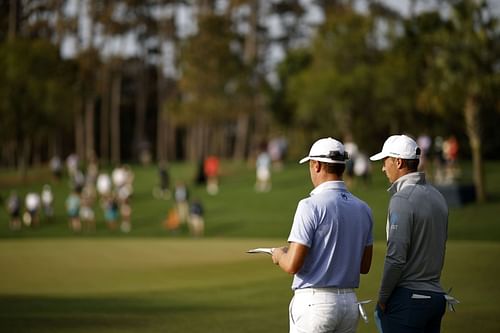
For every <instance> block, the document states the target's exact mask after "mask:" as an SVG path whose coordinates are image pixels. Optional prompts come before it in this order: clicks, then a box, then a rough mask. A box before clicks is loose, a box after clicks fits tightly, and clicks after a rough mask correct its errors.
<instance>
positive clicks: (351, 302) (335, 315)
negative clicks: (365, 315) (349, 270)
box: [289, 288, 359, 333]
mask: <svg viewBox="0 0 500 333" xmlns="http://www.w3.org/2000/svg"><path fill="white" fill-rule="evenodd" d="M356 302H357V298H356V293H355V292H354V289H338V288H305V289H297V290H295V295H294V297H293V298H292V301H291V302H290V308H289V315H290V333H350V332H356V327H357V325H358V319H359V312H358V305H357V303H356Z"/></svg>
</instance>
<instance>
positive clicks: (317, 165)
mask: <svg viewBox="0 0 500 333" xmlns="http://www.w3.org/2000/svg"><path fill="white" fill-rule="evenodd" d="M313 168H314V171H315V172H319V171H320V170H321V162H318V161H313Z"/></svg>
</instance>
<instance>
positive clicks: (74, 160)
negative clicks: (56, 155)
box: [66, 153, 80, 178]
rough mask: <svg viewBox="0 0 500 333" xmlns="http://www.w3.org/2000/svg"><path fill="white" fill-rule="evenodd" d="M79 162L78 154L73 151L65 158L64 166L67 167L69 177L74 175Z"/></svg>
mask: <svg viewBox="0 0 500 333" xmlns="http://www.w3.org/2000/svg"><path fill="white" fill-rule="evenodd" d="M79 163H80V161H79V159H78V155H77V154H75V153H72V154H70V155H69V156H68V157H67V158H66V168H67V169H68V175H69V177H70V178H73V177H74V176H75V173H76V171H77V170H78V164H79Z"/></svg>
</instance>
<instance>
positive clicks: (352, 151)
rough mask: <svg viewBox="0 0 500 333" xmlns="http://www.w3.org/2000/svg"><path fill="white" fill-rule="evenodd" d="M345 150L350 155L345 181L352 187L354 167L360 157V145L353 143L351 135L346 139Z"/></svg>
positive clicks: (346, 163)
mask: <svg viewBox="0 0 500 333" xmlns="http://www.w3.org/2000/svg"><path fill="white" fill-rule="evenodd" d="M344 149H345V151H346V152H347V154H348V155H349V158H348V159H347V160H346V161H345V173H344V180H345V183H346V184H347V186H351V185H352V180H353V178H354V167H355V164H356V158H357V156H358V145H357V144H356V143H355V142H353V141H352V137H351V135H348V136H347V137H346V139H345V143H344Z"/></svg>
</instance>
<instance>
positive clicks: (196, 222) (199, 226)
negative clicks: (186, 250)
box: [189, 199, 205, 237]
mask: <svg viewBox="0 0 500 333" xmlns="http://www.w3.org/2000/svg"><path fill="white" fill-rule="evenodd" d="M189 232H190V234H191V235H192V236H194V237H200V236H203V234H204V232H205V220H204V219H203V206H202V204H201V201H200V200H198V199H195V200H193V202H192V203H191V207H190V209H189Z"/></svg>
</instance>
